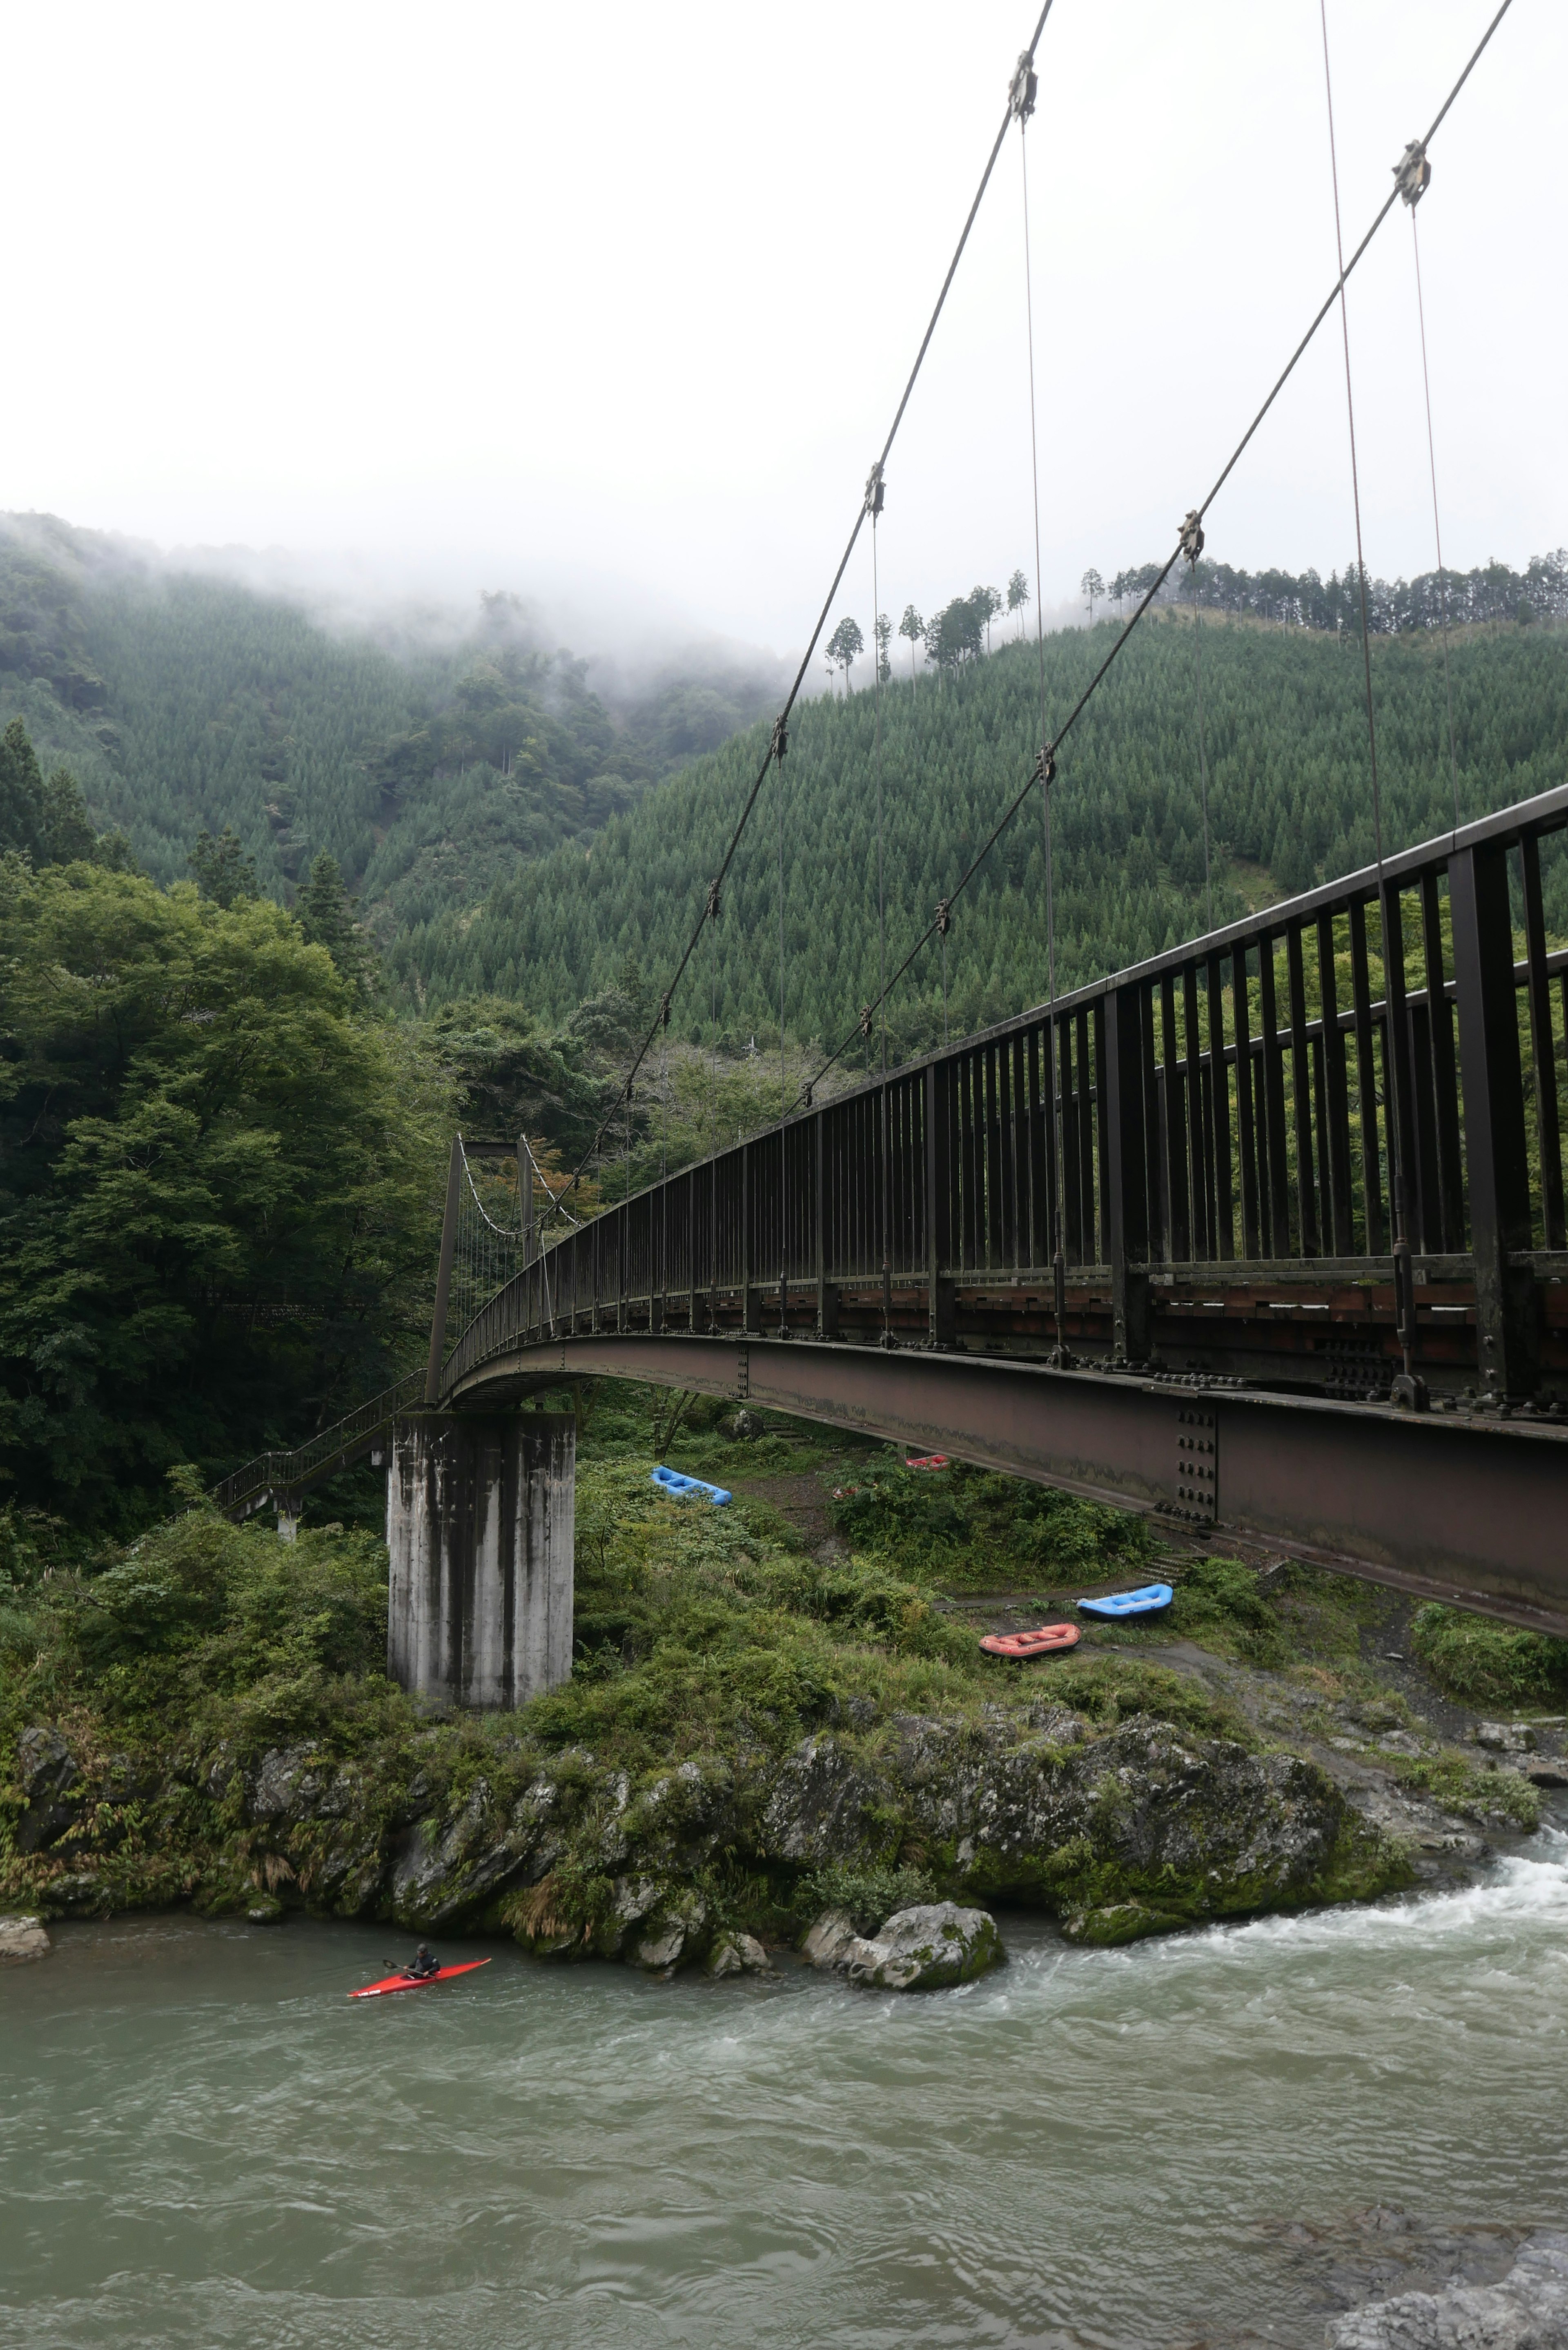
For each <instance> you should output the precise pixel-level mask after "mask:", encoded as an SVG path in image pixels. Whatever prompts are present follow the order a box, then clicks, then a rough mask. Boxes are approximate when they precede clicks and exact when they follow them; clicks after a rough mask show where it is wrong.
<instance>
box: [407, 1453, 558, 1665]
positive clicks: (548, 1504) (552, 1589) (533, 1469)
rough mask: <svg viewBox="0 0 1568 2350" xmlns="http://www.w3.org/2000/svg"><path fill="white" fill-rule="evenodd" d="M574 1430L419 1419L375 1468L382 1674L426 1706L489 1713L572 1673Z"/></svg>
mask: <svg viewBox="0 0 1568 2350" xmlns="http://www.w3.org/2000/svg"><path fill="white" fill-rule="evenodd" d="M576 1459H577V1437H576V1420H575V1419H573V1417H572V1415H571V1413H570V1412H543V1411H526V1412H523V1411H513V1412H504V1413H489V1412H438V1411H428V1412H420V1413H417V1414H414V1415H412V1416H410V1418H408V1419H400V1420H399V1421H398V1422H397V1423H396V1426H395V1428H394V1430H393V1434H392V1450H391V1459H390V1461H389V1464H388V1470H387V1547H388V1549H389V1552H390V1553H391V1589H390V1594H389V1611H388V1621H387V1671H388V1674H389V1677H390V1678H391V1679H393V1680H395V1681H397V1682H398V1683H399V1684H400V1686H401V1687H402V1688H403V1689H406V1690H409V1692H410V1695H412V1696H415V1697H419V1698H422V1699H424V1700H426V1701H427V1702H428V1703H430V1704H431V1705H433V1706H438V1707H448V1706H474V1707H479V1708H484V1709H490V1710H496V1709H507V1708H510V1707H513V1706H518V1705H524V1704H525V1703H526V1702H527V1700H529V1699H530V1698H532V1697H537V1696H538V1695H539V1694H540V1692H541V1691H542V1690H550V1689H555V1688H556V1687H558V1686H559V1684H560V1683H561V1682H562V1681H564V1680H566V1679H567V1678H568V1676H569V1674H570V1672H571V1669H572V1562H573V1522H574V1515H575V1506H576Z"/></svg>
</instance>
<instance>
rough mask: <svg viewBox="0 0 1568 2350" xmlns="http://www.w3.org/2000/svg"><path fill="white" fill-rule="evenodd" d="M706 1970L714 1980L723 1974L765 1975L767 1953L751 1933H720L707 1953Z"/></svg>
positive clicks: (720, 1978)
mask: <svg viewBox="0 0 1568 2350" xmlns="http://www.w3.org/2000/svg"><path fill="white" fill-rule="evenodd" d="M707 1971H708V1973H709V1974H711V1976H712V1977H713V1980H714V1981H715V1982H717V1981H721V1980H722V1978H723V1977H724V1976H725V1975H742V1974H744V1975H765V1974H766V1973H767V1971H768V1954H767V1952H766V1951H765V1950H763V1946H762V1944H761V1943H760V1942H759V1941H757V1940H756V1939H755V1938H754V1937H753V1935H751V1934H721V1935H720V1937H719V1939H718V1940H717V1941H716V1942H715V1943H714V1945H713V1947H712V1949H711V1950H710V1951H709V1953H708V1960H707Z"/></svg>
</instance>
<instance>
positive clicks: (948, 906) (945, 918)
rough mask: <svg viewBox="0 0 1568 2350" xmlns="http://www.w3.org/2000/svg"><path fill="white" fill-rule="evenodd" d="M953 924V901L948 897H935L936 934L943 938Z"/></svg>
mask: <svg viewBox="0 0 1568 2350" xmlns="http://www.w3.org/2000/svg"><path fill="white" fill-rule="evenodd" d="M952 926H953V901H952V899H950V898H939V899H937V936H938V938H939V939H945V938H946V936H947V934H948V932H949V931H950V930H951V928H952Z"/></svg>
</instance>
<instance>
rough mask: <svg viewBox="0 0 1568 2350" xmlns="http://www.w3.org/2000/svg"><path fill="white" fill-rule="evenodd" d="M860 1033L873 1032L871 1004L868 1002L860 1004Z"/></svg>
mask: <svg viewBox="0 0 1568 2350" xmlns="http://www.w3.org/2000/svg"><path fill="white" fill-rule="evenodd" d="M860 1034H861V1035H863V1036H869V1035H870V1034H871V1006H870V1005H869V1004H868V1003H863V1004H862V1005H861V1006H860Z"/></svg>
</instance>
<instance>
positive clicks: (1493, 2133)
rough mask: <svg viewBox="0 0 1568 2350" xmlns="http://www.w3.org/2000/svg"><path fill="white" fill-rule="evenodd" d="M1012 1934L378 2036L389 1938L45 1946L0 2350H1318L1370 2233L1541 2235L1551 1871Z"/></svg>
mask: <svg viewBox="0 0 1568 2350" xmlns="http://www.w3.org/2000/svg"><path fill="white" fill-rule="evenodd" d="M1002 1923H1003V1929H1004V1932H1005V1933H1006V1936H1007V1939H1008V1941H1009V1945H1010V1948H1011V1950H1012V1960H1011V1963H1010V1964H1009V1965H1008V1966H1007V1967H1006V1968H1005V1969H1004V1970H1002V1972H1001V1973H999V1974H998V1975H996V1976H994V1977H992V1979H991V1980H989V1981H985V1982H983V1983H980V1984H976V1985H973V1986H971V1987H970V1988H969V1989H967V1990H963V1991H951V1992H944V1993H940V1994H938V1995H936V1996H934V1997H926V1998H907V1999H898V1998H896V1997H890V1996H880V1995H877V1996H872V1995H868V1994H867V1993H863V1992H851V1991H846V1990H845V1989H843V1988H841V1987H840V1986H839V1985H837V1984H836V1982H834V1981H829V1980H825V1979H823V1978H822V1977H820V1976H817V1975H814V1974H812V1973H811V1972H809V1971H808V1970H805V1969H803V1968H801V1967H799V1966H797V1965H794V1964H793V1963H791V1962H789V1961H788V1960H785V1961H784V1964H783V1967H782V1969H781V1970H780V1971H779V1973H778V1974H777V1975H776V1977H775V1978H774V1980H772V1981H738V1982H736V1981H730V1982H724V1983H719V1984H712V1983H708V1982H706V1981H687V1980H679V1981H675V1982H673V1983H669V1984H665V1983H657V1982H650V1981H645V1980H644V1979H642V1978H641V1977H639V1976H638V1975H637V1974H635V1973H633V1972H631V1971H630V1970H627V1969H624V1968H620V1967H610V1966H593V1967H575V1968H574V1967H562V1968H552V1967H548V1966H543V1965H540V1964H538V1963H536V1962H535V1961H531V1960H525V1959H524V1958H523V1957H522V1956H520V1955H519V1954H518V1953H517V1952H516V1951H515V1950H514V1949H512V1948H511V1947H510V1946H507V1945H500V1944H494V1945H483V1946H471V1947H470V1948H469V1950H468V1951H467V1952H466V1954H467V1955H471V1956H475V1955H479V1951H480V1950H481V1949H482V1948H483V1949H490V1950H493V1964H492V1965H491V1966H489V1967H487V1968H486V1969H485V1970H484V1971H483V1973H481V1974H477V1975H474V1976H472V1977H471V1978H469V1979H467V1980H466V1981H462V1982H460V1983H455V1984H452V1985H450V1986H441V1988H439V1989H437V1990H434V1991H421V1992H417V1993H413V1994H411V1995H410V1996H408V1997H401V1998H398V1999H389V2000H378V2001H369V2002H363V2003H360V2002H349V2001H348V1999H347V1998H346V1997H345V1996H344V1993H345V1992H346V1991H347V1990H348V1987H349V1986H350V1985H351V1984H354V1983H356V1982H360V1981H369V1980H372V1979H373V1978H374V1977H375V1976H377V1975H379V1974H380V1973H382V1972H384V1971H385V1970H386V1966H385V1962H386V1960H388V1959H389V1958H390V1957H394V1956H400V1955H401V1954H402V1950H403V1948H404V1945H403V1942H402V1939H401V1938H400V1937H398V1936H396V1935H394V1934H389V1932H388V1931H387V1930H386V1929H366V1928H361V1927H357V1926H327V1925H322V1924H316V1923H312V1922H309V1921H306V1920H296V1921H294V1922H291V1923H289V1924H288V1925H286V1926H284V1927H281V1928H266V1929H263V1928H249V1927H242V1926H233V1925H217V1924H202V1923H201V1922H200V1921H198V1920H196V1919H193V1918H186V1917H173V1918H151V1919H144V1918H130V1919H124V1920H118V1921H115V1922H112V1923H109V1924H106V1925H90V1926H66V1927H60V1928H57V1929H55V1930H56V1939H57V1948H56V1951H55V1954H54V1955H53V1956H52V1957H51V1958H50V1959H48V1960H46V1961H44V1962H43V1963H41V1964H37V1965H32V1966H27V1967H25V1968H16V1969H15V1970H10V1971H7V1972H6V1973H5V1975H4V1977H3V1978H0V1980H3V1981H4V1986H5V2002H4V2007H3V2009H0V2344H5V2345H13V2344H15V2345H28V2350H43V2346H44V2345H47V2350H77V2345H98V2344H114V2345H119V2350H126V2346H127V2345H141V2344H147V2345H154V2344H156V2345H180V2350H185V2345H189V2346H190V2350H214V2345H231V2344H232V2345H245V2350H256V2345H268V2350H271V2345H294V2344H299V2345H310V2350H405V2345H407V2350H413V2345H421V2350H424V2345H451V2350H491V2345H528V2350H557V2345H558V2346H559V2350H621V2345H626V2350H633V2345H635V2350H649V2345H661V2344H666V2343H669V2344H681V2345H688V2344H690V2345H699V2346H700V2350H709V2345H711V2350H720V2346H721V2345H722V2350H740V2345H767V2350H774V2345H776V2350H815V2345H843V2350H894V2345H898V2350H909V2345H950V2344H951V2345H981V2344H987V2345H989V2344H999V2345H1001V2344H1015V2345H1024V2344H1029V2345H1050V2350H1058V2345H1060V2350H1068V2345H1072V2346H1073V2350H1079V2345H1095V2350H1101V2345H1106V2346H1107V2350H1108V2346H1109V2345H1114V2350H1177V2345H1181V2350H1187V2345H1196V2344H1199V2343H1203V2344H1207V2345H1220V2344H1225V2345H1230V2344H1232V2343H1240V2342H1243V2341H1244V2342H1267V2343H1275V2344H1280V2345H1287V2350H1293V2345H1303V2350H1304V2345H1317V2344H1320V2343H1321V2341H1322V2338H1323V2325H1324V2313H1325V2311H1326V2310H1327V2309H1328V2308H1330V2307H1332V2306H1333V2305H1334V2303H1333V2291H1334V2285H1333V2277H1332V2274H1331V2271H1332V2270H1333V2269H1334V2264H1335V2262H1338V2263H1340V2265H1341V2266H1342V2267H1343V2264H1344V2262H1345V2261H1346V2260H1351V2261H1353V2262H1354V2260H1355V2259H1356V2258H1359V2257H1361V2256H1362V2254H1363V2253H1364V2252H1365V2251H1366V2245H1367V2242H1368V2241H1371V2240H1369V2239H1368V2238H1367V2235H1366V2223H1365V2222H1362V2223H1357V2222H1356V2220H1355V2219H1354V2217H1353V2215H1355V2213H1357V2212H1358V2211H1360V2210H1364V2209H1365V2207H1366V2206H1368V2205H1373V2204H1380V2205H1393V2206H1402V2207H1404V2208H1405V2209H1406V2210H1408V2211H1409V2212H1411V2213H1413V2214H1416V2215H1417V2216H1418V2217H1419V2219H1420V2220H1421V2221H1422V2224H1423V2227H1426V2226H1428V2225H1430V2226H1437V2227H1441V2226H1442V2225H1444V2224H1449V2225H1453V2224H1459V2225H1460V2226H1461V2227H1474V2226H1477V2225H1479V2224H1480V2223H1487V2224H1490V2225H1491V2226H1494V2227H1498V2228H1522V2227H1524V2226H1527V2225H1530V2224H1532V2223H1533V2224H1555V2225H1558V2226H1561V2225H1563V2223H1564V2220H1565V2219H1568V2100H1565V2098H1564V2095H1563V2089H1564V2083H1565V2082H1568V2047H1565V2044H1564V2043H1565V2037H1568V1835H1563V1833H1562V1832H1561V1831H1560V1829H1557V1828H1551V1829H1547V1830H1545V1831H1543V1832H1542V1835H1539V1836H1538V1837H1536V1838H1534V1839H1533V1840H1532V1844H1531V1845H1530V1846H1529V1847H1528V1849H1527V1851H1526V1852H1525V1853H1523V1854H1521V1855H1515V1856H1511V1857H1510V1858H1507V1859H1504V1860H1501V1861H1499V1862H1497V1863H1495V1864H1493V1865H1492V1866H1491V1867H1490V1869H1489V1870H1488V1871H1487V1873H1486V1874H1485V1875H1484V1877H1481V1878H1480V1879H1478V1881H1477V1882H1476V1883H1475V1884H1474V1885H1473V1886H1471V1887H1469V1888H1467V1889H1465V1890H1463V1891H1459V1892H1451V1893H1447V1894H1441V1895H1434V1896H1431V1897H1428V1898H1423V1899H1419V1900H1412V1901H1405V1902H1393V1903H1387V1904H1384V1905H1381V1906H1379V1907H1377V1908H1368V1909H1359V1910H1340V1911H1335V1912H1328V1913H1320V1914H1316V1915H1314V1916H1310V1917H1304V1918H1291V1919H1285V1918H1281V1919H1272V1920H1262V1921H1259V1922H1256V1923H1253V1924H1250V1925H1243V1926H1240V1927H1232V1928H1223V1929H1214V1930H1212V1931H1210V1932H1205V1933H1200V1934H1192V1935H1184V1936H1179V1937H1174V1938H1172V1939H1167V1940H1162V1941H1157V1942H1149V1943H1144V1944H1142V1945H1141V1946H1139V1947H1137V1948H1135V1949H1132V1950H1127V1951H1120V1952H1095V1953H1089V1952H1079V1951H1075V1950H1069V1949H1067V1948H1066V1947H1065V1946H1064V1944H1063V1943H1062V1942H1061V1941H1060V1940H1058V1939H1056V1938H1055V1937H1054V1935H1052V1934H1051V1933H1050V1932H1049V1931H1047V1930H1046V1929H1044V1928H1043V1927H1041V1926H1039V1925H1038V1924H1028V1923H1025V1922H1024V1921H1021V1920H1019V1919H1017V1918H1010V1917H1008V1916H1006V1915H1005V1914H1004V1916H1003V1919H1002ZM460 1954H461V1953H458V1952H456V1951H453V1952H452V1955H460ZM1416 2241H1420V2240H1419V2239H1417V2240H1416ZM1477 2241H1481V2242H1482V2244H1483V2253H1484V2246H1485V2242H1486V2241H1490V2240H1486V2239H1478V2240H1477ZM1499 2241H1501V2239H1500V2240H1499ZM1400 2249H1401V2247H1400V2245H1399V2243H1398V2242H1397V2241H1395V2243H1394V2251H1396V2252H1398V2251H1400ZM1504 2264H1506V2262H1504ZM1389 2289H1396V2288H1393V2287H1390V2288H1389ZM1325 2292H1326V2293H1328V2295H1329V2298H1328V2299H1327V2300H1325V2299H1324V2293H1325Z"/></svg>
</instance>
